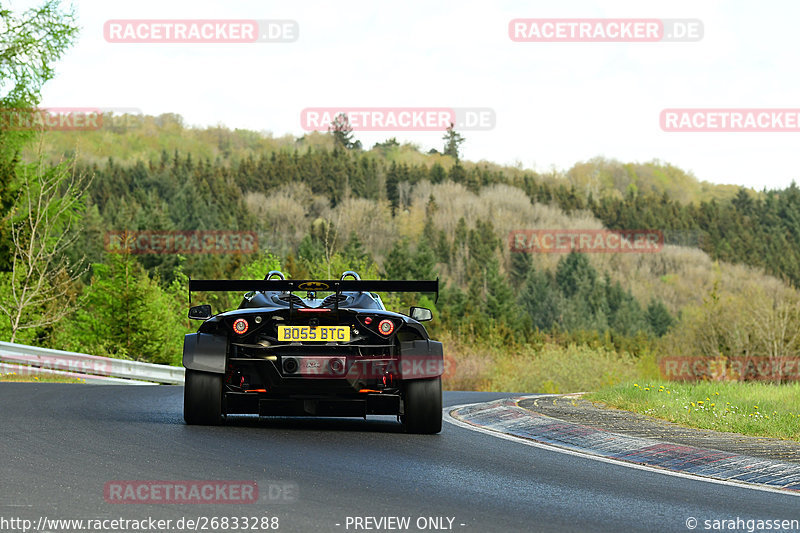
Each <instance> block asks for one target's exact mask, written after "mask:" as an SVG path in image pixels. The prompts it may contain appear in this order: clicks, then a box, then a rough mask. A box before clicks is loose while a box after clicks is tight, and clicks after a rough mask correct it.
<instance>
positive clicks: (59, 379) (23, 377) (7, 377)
mask: <svg viewBox="0 0 800 533" xmlns="http://www.w3.org/2000/svg"><path fill="white" fill-rule="evenodd" d="M2 381H16V382H25V383H86V381H85V380H82V379H77V378H69V377H63V376H49V375H42V376H31V375H30V374H17V373H16V372H11V373H9V374H0V382H2Z"/></svg>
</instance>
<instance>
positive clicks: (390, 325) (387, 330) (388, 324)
mask: <svg viewBox="0 0 800 533" xmlns="http://www.w3.org/2000/svg"><path fill="white" fill-rule="evenodd" d="M378 331H380V333H381V335H391V334H392V332H393V331H394V322H392V321H391V320H381V321H380V322H379V323H378Z"/></svg>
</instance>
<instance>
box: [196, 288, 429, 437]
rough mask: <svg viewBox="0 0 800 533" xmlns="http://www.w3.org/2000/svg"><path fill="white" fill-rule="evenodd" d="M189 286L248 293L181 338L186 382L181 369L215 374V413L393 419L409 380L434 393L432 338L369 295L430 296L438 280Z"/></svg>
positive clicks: (416, 323) (400, 410) (401, 406)
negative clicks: (283, 334)
mask: <svg viewBox="0 0 800 533" xmlns="http://www.w3.org/2000/svg"><path fill="white" fill-rule="evenodd" d="M356 277H357V276H356ZM189 289H190V299H191V291H210V290H216V291H227V290H243V291H244V290H247V291H248V292H247V293H246V294H245V295H244V298H243V300H242V302H241V304H240V305H239V307H238V308H237V309H235V310H232V311H228V312H224V313H220V314H217V315H215V316H211V317H210V318H206V319H205V320H204V321H203V323H202V324H201V325H200V327H199V329H198V330H197V333H192V334H189V335H186V337H185V339H184V348H183V365H184V366H185V367H186V369H187V379H188V377H189V376H188V374H189V373H190V372H192V373H193V374H203V375H208V374H214V375H218V376H220V377H221V378H222V379H221V381H222V393H221V402H222V406H221V414H222V416H223V417H224V415H226V414H257V415H261V416H275V415H277V416H347V417H366V416H367V415H370V414H376V415H397V416H398V417H399V418H400V419H401V420H402V417H403V415H404V414H405V410H406V405H405V404H406V398H407V395H406V385H407V384H408V383H409V382H410V381H420V382H422V381H431V380H438V383H439V390H441V381H440V376H441V375H442V372H443V365H444V362H443V351H442V344H441V343H440V342H437V341H434V340H431V339H430V338H429V336H428V332H427V331H426V329H425V327H424V326H423V325H422V324H421V323H420V322H419V321H418V320H415V319H414V318H411V317H410V316H408V315H404V314H400V313H395V312H392V311H388V310H386V309H385V308H384V306H383V303H382V301H381V299H380V297H379V296H378V295H377V294H375V291H392V292H400V291H402V292H434V293H436V294H437V296H438V280H437V281H378V280H359V279H352V280H344V279H342V280H322V281H315V280H285V279H268V280H236V281H233V280H231V281H216V280H191V281H190V287H189ZM295 292H299V293H301V294H303V296H304V297H300V296H298V295H297V294H295ZM318 294H319V295H320V296H319V297H317V295H318ZM192 309H193V310H196V309H198V308H192ZM209 314H210V313H209ZM190 316H191V313H190ZM195 318H196V317H195ZM242 321H244V322H242ZM385 321H389V322H390V323H391V332H389V333H388V334H387V333H386V331H387V330H389V329H390V325H388V324H386V323H385ZM281 326H308V327H309V328H308V329H305V328H299V329H297V328H295V329H293V330H292V332H291V333H292V334H295V336H296V337H299V336H301V335H303V331H305V334H306V335H312V334H314V335H323V334H324V335H326V336H327V335H329V334H330V335H333V333H336V334H338V335H344V332H343V331H342V330H341V329H338V330H336V331H335V332H333V333H332V332H331V331H332V330H329V329H327V328H325V326H345V327H346V328H347V329H348V331H349V336H350V339H349V340H348V341H343V340H338V339H326V340H314V341H311V340H308V339H302V338H295V339H292V340H280V338H279V328H280V327H281ZM317 328H321V329H317ZM380 328H383V330H384V331H381V329H380ZM312 330H313V331H314V332H315V333H312ZM282 331H283V330H282ZM287 334H288V333H287ZM187 385H188V382H187ZM187 401H188V400H187ZM185 409H186V407H185ZM439 409H441V407H439ZM187 421H188V419H187ZM439 423H440V424H441V422H439ZM434 432H435V431H434Z"/></svg>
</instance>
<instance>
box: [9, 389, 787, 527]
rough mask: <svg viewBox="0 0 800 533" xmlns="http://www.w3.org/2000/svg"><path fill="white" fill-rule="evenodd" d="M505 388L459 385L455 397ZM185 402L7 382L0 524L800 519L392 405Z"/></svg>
mask: <svg viewBox="0 0 800 533" xmlns="http://www.w3.org/2000/svg"><path fill="white" fill-rule="evenodd" d="M502 396H504V395H502V394H488V393H471V392H470V393H466V392H449V393H446V394H445V403H446V405H456V404H462V403H472V402H478V401H488V400H491V399H496V398H499V397H502ZM182 399H183V389H182V388H181V387H170V386H159V387H137V386H104V385H93V386H89V385H70V384H26V383H1V384H0V447H1V448H0V453H1V454H2V455H0V526H2V525H5V529H6V530H10V529H11V526H12V523H10V522H5V523H3V519H5V520H9V519H12V518H27V519H32V520H34V523H36V521H38V519H39V517H41V516H46V517H47V518H48V519H73V518H74V519H113V518H119V517H124V518H132V519H141V518H146V517H153V518H154V519H165V520H166V519H170V520H173V523H172V526H173V527H172V528H171V529H170V530H171V531H181V530H182V529H176V528H175V527H174V525H175V521H176V520H178V519H180V518H181V517H186V518H198V517H207V518H210V517H213V516H217V517H223V516H228V517H232V516H241V517H244V516H258V517H261V516H270V517H273V516H274V517H277V518H278V524H279V529H278V530H279V531H308V532H316V531H375V530H376V529H364V528H363V527H361V528H358V529H356V528H355V522H354V520H355V517H361V518H364V517H375V518H376V519H379V518H380V517H389V516H397V517H410V524H411V528H410V529H409V530H410V531H417V530H418V529H417V521H418V520H421V521H420V522H419V524H420V525H426V524H428V525H430V523H431V522H429V521H428V520H427V518H428V517H446V518H445V519H444V520H442V522H441V523H442V524H443V525H444V527H447V526H448V524H449V520H448V519H453V521H452V526H451V527H452V529H453V530H455V531H464V532H484V531H498V532H500V531H503V532H505V531H688V530H689V529H688V528H687V527H686V521H687V519H689V518H690V517H693V518H695V519H697V520H698V521H699V522H698V526H697V529H696V530H697V531H703V530H705V522H704V521H705V520H714V519H724V520H736V519H737V517H738V518H740V519H742V520H748V519H770V520H773V519H787V520H788V519H795V520H800V497H797V496H791V495H782V494H774V493H768V492H761V491H755V490H749V489H745V488H739V487H728V486H720V485H713V484H709V483H704V482H700V481H695V480H690V479H681V478H675V477H670V476H665V475H662V474H657V473H653V472H647V471H641V470H635V469H631V468H625V467H622V466H618V465H611V464H605V463H601V462H597V461H593V460H590V459H583V458H579V457H573V456H569V455H564V454H560V453H556V452H552V451H548V450H541V449H537V448H533V447H530V446H525V445H523V444H519V443H515V442H509V441H507V440H503V439H499V438H496V437H492V436H490V435H485V434H482V433H477V432H474V431H470V430H468V429H463V428H460V427H456V426H453V425H451V424H447V423H446V424H445V425H444V429H443V431H442V433H441V434H440V435H435V436H419V435H406V434H404V433H402V432H401V431H400V427H399V425H398V424H397V423H395V422H394V421H393V419H391V418H388V417H382V418H380V419H378V420H369V421H363V420H345V419H337V420H325V419H257V418H249V417H238V418H236V419H233V420H229V421H228V423H227V425H226V426H222V427H189V426H186V425H184V423H183V418H182ZM117 480H258V481H262V482H263V481H265V480H270V481H276V482H280V483H282V484H284V485H282V486H285V487H295V488H296V490H297V492H296V495H295V496H296V498H294V497H292V498H289V499H293V500H294V501H293V502H290V503H256V504H251V505H229V504H228V505H225V504H217V505H209V504H202V505H200V504H198V505H193V504H158V505H153V504H114V503H107V502H106V501H105V499H104V492H103V491H104V487H105V485H106V483H107V482H110V481H117ZM348 517H350V521H349V522H348ZM423 522H425V523H423ZM17 524H19V522H18V523H17ZM337 524H338V525H337ZM348 524H349V526H348ZM361 524H363V525H364V526H365V527H366V526H367V525H369V526H373V525H374V522H371V521H370V522H361ZM462 524H463V525H462ZM742 524H743V526H744V527H747V526H746V523H744V522H742ZM434 525H436V522H434ZM710 525H713V524H710ZM728 529H730V528H728ZM51 530H54V531H66V530H68V529H63V528H62V529H51ZM184 530H185V528H184ZM209 530H214V529H209ZM216 530H218V531H221V530H222V528H221V527H217V528H216ZM257 530H259V531H263V529H260V528H259V529H257ZM383 530H387V529H383ZM438 530H442V526H441V525H440V526H439V529H438ZM739 530H740V531H743V530H746V529H739Z"/></svg>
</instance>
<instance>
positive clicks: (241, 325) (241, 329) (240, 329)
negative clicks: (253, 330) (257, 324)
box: [233, 318, 250, 335]
mask: <svg viewBox="0 0 800 533" xmlns="http://www.w3.org/2000/svg"><path fill="white" fill-rule="evenodd" d="M249 327H250V325H249V324H248V323H247V320H245V319H244V318H237V319H236V320H234V321H233V331H235V332H236V333H238V334H239V335H244V334H245V333H247V328H249Z"/></svg>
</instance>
